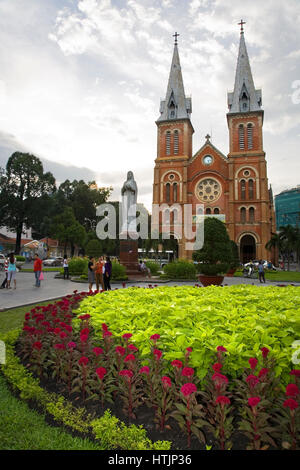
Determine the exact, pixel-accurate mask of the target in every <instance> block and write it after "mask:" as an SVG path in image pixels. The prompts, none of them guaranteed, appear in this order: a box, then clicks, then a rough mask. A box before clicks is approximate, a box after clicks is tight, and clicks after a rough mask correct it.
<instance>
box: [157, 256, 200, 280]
mask: <svg viewBox="0 0 300 470" xmlns="http://www.w3.org/2000/svg"><path fill="white" fill-rule="evenodd" d="M164 273H165V274H166V275H167V276H168V277H169V278H170V279H195V278H196V267H195V265H194V263H191V262H190V261H186V260H184V259H179V260H178V261H173V262H172V263H169V264H166V265H165V266H164Z"/></svg>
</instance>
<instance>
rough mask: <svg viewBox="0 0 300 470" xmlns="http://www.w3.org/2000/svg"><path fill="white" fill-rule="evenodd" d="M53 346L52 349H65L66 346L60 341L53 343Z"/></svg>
mask: <svg viewBox="0 0 300 470" xmlns="http://www.w3.org/2000/svg"><path fill="white" fill-rule="evenodd" d="M53 347H54V349H66V346H65V345H64V344H61V343H58V344H55V345H54V346H53Z"/></svg>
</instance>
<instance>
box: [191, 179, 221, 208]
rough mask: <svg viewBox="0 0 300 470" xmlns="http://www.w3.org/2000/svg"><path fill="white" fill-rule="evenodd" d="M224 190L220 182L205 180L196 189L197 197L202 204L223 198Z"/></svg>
mask: <svg viewBox="0 0 300 470" xmlns="http://www.w3.org/2000/svg"><path fill="white" fill-rule="evenodd" d="M221 192H222V188H221V185H220V183H219V182H218V181H216V180H214V179H212V178H205V179H204V180H202V181H200V182H199V183H198V185H197V187H196V195H197V197H198V199H199V200H200V201H202V202H214V201H216V200H217V199H219V197H220V196H221Z"/></svg>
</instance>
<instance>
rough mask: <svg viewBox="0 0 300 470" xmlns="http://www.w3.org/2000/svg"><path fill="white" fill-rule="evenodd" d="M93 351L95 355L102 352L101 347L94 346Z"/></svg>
mask: <svg viewBox="0 0 300 470" xmlns="http://www.w3.org/2000/svg"><path fill="white" fill-rule="evenodd" d="M93 352H94V353H95V354H96V356H100V354H103V349H102V348H98V347H95V348H93Z"/></svg>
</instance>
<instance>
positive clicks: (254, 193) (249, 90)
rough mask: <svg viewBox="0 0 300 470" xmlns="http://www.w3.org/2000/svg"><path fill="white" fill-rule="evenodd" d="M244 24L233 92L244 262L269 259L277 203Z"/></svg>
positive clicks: (231, 157) (232, 226)
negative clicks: (270, 183)
mask: <svg viewBox="0 0 300 470" xmlns="http://www.w3.org/2000/svg"><path fill="white" fill-rule="evenodd" d="M244 24H245V22H244V21H243V20H241V22H240V23H239V25H240V26H241V32H240V45H239V53H238V60H237V67H236V74H235V83H234V90H233V92H231V93H228V109H229V111H228V113H227V123H228V128H229V154H228V164H229V213H228V217H227V227H228V230H229V235H230V238H231V239H232V240H234V241H235V242H236V243H237V244H238V246H239V248H240V259H241V261H242V262H248V261H250V260H253V259H259V258H262V259H268V258H269V257H270V254H269V253H268V252H267V250H266V248H265V245H266V243H267V241H268V240H269V239H270V238H271V232H272V214H271V212H272V209H271V206H272V205H273V201H270V193H269V190H268V179H267V163H266V158H265V152H264V150H263V121H264V111H263V109H262V93H261V90H257V89H255V86H254V81H253V77H252V72H251V67H250V62H249V57H248V53H247V48H246V43H245V37H244V28H243V26H244Z"/></svg>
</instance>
